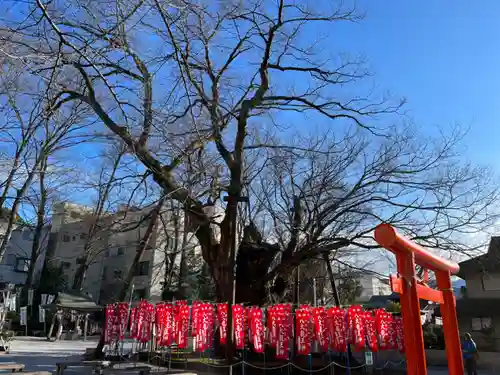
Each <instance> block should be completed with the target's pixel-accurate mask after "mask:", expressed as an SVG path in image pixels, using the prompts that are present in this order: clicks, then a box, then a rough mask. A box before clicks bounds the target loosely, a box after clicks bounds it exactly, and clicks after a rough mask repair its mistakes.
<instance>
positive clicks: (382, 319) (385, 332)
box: [375, 309, 392, 350]
mask: <svg viewBox="0 0 500 375" xmlns="http://www.w3.org/2000/svg"><path fill="white" fill-rule="evenodd" d="M391 320H392V315H391V314H389V313H388V312H386V311H385V310H382V309H378V310H376V311H375V327H376V329H377V333H378V342H379V347H380V350H387V349H392V347H391V336H390V332H389V331H390V326H391Z"/></svg>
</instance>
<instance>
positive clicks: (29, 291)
mask: <svg viewBox="0 0 500 375" xmlns="http://www.w3.org/2000/svg"><path fill="white" fill-rule="evenodd" d="M28 306H33V289H28Z"/></svg>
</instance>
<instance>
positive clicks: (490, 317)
mask: <svg viewBox="0 0 500 375" xmlns="http://www.w3.org/2000/svg"><path fill="white" fill-rule="evenodd" d="M458 276H459V277H461V278H462V279H464V280H465V288H461V294H462V295H463V296H462V298H461V299H458V300H457V315H458V324H459V327H460V331H461V332H470V333H471V334H472V337H473V338H474V340H475V341H476V343H477V345H478V347H479V348H480V349H482V350H496V351H498V350H500V237H492V238H491V240H490V244H489V246H488V252H487V253H485V254H483V255H480V256H478V257H475V258H472V259H469V260H466V261H464V262H461V263H460V272H459V274H458Z"/></svg>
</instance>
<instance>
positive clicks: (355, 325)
mask: <svg viewBox="0 0 500 375" xmlns="http://www.w3.org/2000/svg"><path fill="white" fill-rule="evenodd" d="M347 316H348V323H349V338H350V343H351V344H353V345H354V347H355V348H356V350H359V351H360V350H363V349H364V348H365V343H366V342H365V326H364V323H363V318H364V313H363V309H362V308H361V306H351V307H349V309H348V313H347Z"/></svg>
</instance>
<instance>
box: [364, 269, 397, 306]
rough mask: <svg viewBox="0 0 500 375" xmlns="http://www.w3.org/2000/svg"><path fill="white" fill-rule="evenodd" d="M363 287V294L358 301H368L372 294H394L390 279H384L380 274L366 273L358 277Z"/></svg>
mask: <svg viewBox="0 0 500 375" xmlns="http://www.w3.org/2000/svg"><path fill="white" fill-rule="evenodd" d="M357 280H358V282H359V285H360V287H361V294H360V295H359V297H358V298H357V300H358V301H360V302H364V301H368V300H369V299H370V298H371V297H372V296H389V295H391V294H392V290H391V286H390V284H389V279H382V278H381V277H380V276H377V275H373V274H370V273H365V274H363V275H359V276H358V277H357Z"/></svg>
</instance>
